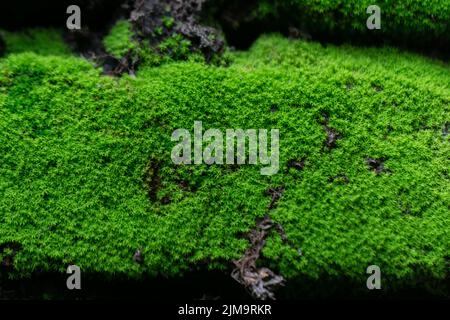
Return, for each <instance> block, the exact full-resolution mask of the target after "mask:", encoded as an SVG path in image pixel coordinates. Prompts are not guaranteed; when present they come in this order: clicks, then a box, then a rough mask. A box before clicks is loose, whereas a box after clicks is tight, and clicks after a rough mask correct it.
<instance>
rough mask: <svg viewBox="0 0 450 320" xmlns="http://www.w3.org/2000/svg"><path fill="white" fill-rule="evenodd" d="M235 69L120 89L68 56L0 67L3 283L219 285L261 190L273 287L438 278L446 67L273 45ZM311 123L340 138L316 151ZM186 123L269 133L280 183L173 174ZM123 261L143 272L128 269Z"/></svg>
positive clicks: (184, 66) (383, 55)
mask: <svg viewBox="0 0 450 320" xmlns="http://www.w3.org/2000/svg"><path fill="white" fill-rule="evenodd" d="M55 46H60V44H57V43H55V44H54V45H52V47H55ZM19 51H21V50H19ZM38 52H39V50H38ZM234 59H235V62H234V63H233V64H232V65H231V66H230V67H228V68H222V67H216V66H211V65H205V64H203V63H196V62H192V61H189V62H178V63H168V64H165V65H163V66H160V67H157V68H151V67H142V68H141V69H140V71H139V73H138V74H137V77H135V78H134V77H129V76H124V77H122V78H120V79H115V78H111V77H103V76H101V72H100V70H98V69H95V68H94V67H93V66H92V65H91V64H90V63H88V62H87V61H84V60H82V59H80V58H75V57H59V56H43V55H42V54H36V53H20V54H10V55H8V56H7V57H5V58H3V59H1V60H0V128H1V130H0V163H1V166H0V195H1V196H0V244H5V243H11V242H15V243H20V244H21V249H20V250H19V251H18V252H17V254H16V255H15V257H14V265H15V270H16V271H17V272H20V273H21V274H22V275H23V274H26V273H27V272H33V271H35V270H58V271H64V270H65V267H66V266H67V264H68V263H75V264H77V265H79V266H80V267H81V269H82V270H83V271H84V272H103V273H111V274H112V273H126V274H129V275H138V274H142V273H150V274H155V273H163V274H172V275H173V274H177V273H180V272H182V271H183V270H187V269H188V268H191V267H193V266H196V265H200V264H204V263H208V266H209V267H210V268H229V267H230V266H231V260H232V259H237V258H239V257H240V256H241V255H242V254H243V252H244V251H245V248H246V247H247V246H248V245H249V244H248V242H247V240H246V239H245V238H242V237H241V235H242V234H243V233H245V232H248V231H249V230H251V229H252V228H253V227H254V226H255V220H256V218H258V217H262V216H264V214H266V213H267V211H268V209H267V208H268V205H269V203H270V198H269V197H267V196H266V195H265V190H267V189H268V188H269V187H271V186H284V187H285V192H284V194H283V197H282V198H281V199H280V200H279V202H278V205H277V207H276V208H275V209H274V210H272V211H271V212H270V214H271V216H272V218H273V220H275V221H276V222H279V223H280V224H281V225H282V226H283V228H284V230H285V232H286V234H287V237H288V239H289V243H283V242H282V241H281V239H280V237H279V236H278V235H277V234H276V233H274V234H273V235H272V236H271V238H270V239H269V240H268V242H267V245H266V247H265V249H264V251H263V253H264V256H265V263H266V264H268V265H269V266H271V267H272V268H274V269H275V270H278V271H280V272H281V274H282V275H283V276H285V277H287V278H289V279H293V278H301V277H305V276H308V277H313V278H315V277H320V276H321V275H325V274H327V275H331V276H334V275H341V276H345V277H349V278H352V279H356V280H357V281H361V283H362V285H363V284H364V283H365V277H366V274H365V270H366V268H367V266H368V265H371V264H377V265H379V266H380V267H381V270H382V272H383V275H384V277H387V278H385V279H390V281H391V282H389V281H386V282H384V285H385V286H390V285H391V283H392V282H396V281H398V280H401V281H409V279H412V278H413V277H414V278H415V279H422V278H426V279H437V280H443V279H444V278H445V277H446V276H448V257H449V253H450V250H449V249H450V238H449V237H448V233H449V232H450V215H449V213H450V212H449V211H450V208H449V203H450V183H449V171H448V170H449V164H450V163H449V161H450V160H449V156H448V155H449V154H450V141H449V136H444V135H443V133H442V128H443V126H444V124H445V123H446V122H448V121H450V119H449V115H450V88H449V80H450V70H449V68H448V65H444V64H442V63H439V62H435V61H431V60H428V59H425V58H422V57H419V56H416V55H412V54H404V53H400V52H399V51H397V50H394V49H389V48H386V49H356V48H352V47H341V48H336V47H328V48H322V47H321V46H320V45H318V44H316V43H307V42H302V41H290V40H286V39H283V38H281V37H279V36H265V37H263V38H261V39H260V40H259V41H258V42H257V43H256V44H255V45H254V46H253V47H252V49H251V50H250V51H249V52H245V53H235V54H234ZM271 110H272V111H273V112H271ZM325 115H327V117H328V118H329V120H328V126H330V127H332V128H333V129H334V130H336V132H338V133H339V134H340V136H341V138H340V139H339V140H338V141H337V142H336V147H335V148H333V149H331V150H329V149H327V148H325V147H324V141H325V139H326V131H325V130H324V127H323V120H324V119H323V118H324V116H325ZM195 120H201V121H203V127H204V128H205V129H207V128H218V129H223V130H225V129H226V128H244V129H245V128H255V129H259V128H267V129H270V128H278V129H280V136H281V146H280V163H281V168H280V172H279V173H278V174H276V175H273V176H262V175H260V172H259V169H260V167H259V166H253V165H242V166H238V167H231V166H225V165H224V166H218V165H212V166H207V165H191V166H175V165H173V164H172V162H171V159H170V151H171V148H172V147H173V146H174V144H175V143H174V142H171V140H170V137H171V133H172V131H173V130H174V129H177V128H187V129H189V130H192V128H193V123H194V121H195ZM368 157H373V158H384V159H385V162H384V165H385V167H386V168H387V170H385V171H384V172H381V173H380V174H376V173H375V172H373V170H369V168H368V165H367V163H366V159H367V158H368ZM292 159H297V160H298V159H305V167H304V169H303V170H300V171H299V170H296V169H295V168H290V169H288V168H287V163H288V162H289V161H290V160H292ZM338 176H341V177H346V178H342V179H334V178H333V177H338ZM149 188H150V189H151V190H150V191H149ZM149 194H150V197H149ZM137 248H142V252H143V258H144V261H143V262H142V264H137V263H135V262H134V261H133V259H132V257H133V254H134V252H135V251H136V249H137ZM299 251H301V254H299ZM3 254H5V253H3Z"/></svg>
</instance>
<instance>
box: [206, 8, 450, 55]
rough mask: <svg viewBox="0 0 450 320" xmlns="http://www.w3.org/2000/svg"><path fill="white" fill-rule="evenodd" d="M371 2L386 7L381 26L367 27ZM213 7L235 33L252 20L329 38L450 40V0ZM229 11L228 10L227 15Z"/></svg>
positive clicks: (440, 43)
mask: <svg viewBox="0 0 450 320" xmlns="http://www.w3.org/2000/svg"><path fill="white" fill-rule="evenodd" d="M371 5H377V6H379V8H380V10H381V29H380V30H368V29H367V26H366V21H367V19H368V18H369V16H370V14H368V13H367V12H366V10H367V8H368V7H369V6H371ZM211 7H212V8H213V9H212V11H213V12H215V14H214V16H217V18H219V19H221V17H225V18H224V19H222V21H223V23H224V24H225V25H227V26H228V28H229V29H234V33H236V34H235V35H233V34H231V35H230V37H232V38H239V37H240V33H245V32H246V31H247V30H246V28H248V27H249V26H250V27H251V28H260V29H263V30H267V29H271V30H273V29H277V30H281V29H282V30H285V31H286V32H287V29H288V28H297V29H299V30H300V35H303V36H305V34H306V35H308V34H309V33H310V34H312V36H313V37H314V38H316V39H318V38H320V39H324V40H328V41H339V42H342V41H355V42H358V43H367V44H373V43H375V42H376V43H380V42H389V43H391V44H393V45H407V46H411V47H419V48H420V47H421V48H422V49H424V48H427V49H430V48H434V49H440V50H443V51H444V50H448V48H449V46H450V26H449V22H450V1H449V0H432V1H420V0H403V1H395V0H379V1H371V0H332V1H330V0H290V1H286V0H258V1H252V2H248V3H245V4H243V3H242V2H241V1H238V0H235V1H230V0H226V1H223V0H215V1H213V2H211ZM227 10H228V11H227ZM242 10H247V11H246V14H242V13H240V12H241V11H242ZM224 11H225V12H228V13H227V14H226V15H224V14H223V12H224ZM230 13H234V14H230ZM241 25H243V27H240V26H241ZM294 35H295V33H294Z"/></svg>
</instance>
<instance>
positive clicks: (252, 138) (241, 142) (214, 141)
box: [171, 121, 280, 175]
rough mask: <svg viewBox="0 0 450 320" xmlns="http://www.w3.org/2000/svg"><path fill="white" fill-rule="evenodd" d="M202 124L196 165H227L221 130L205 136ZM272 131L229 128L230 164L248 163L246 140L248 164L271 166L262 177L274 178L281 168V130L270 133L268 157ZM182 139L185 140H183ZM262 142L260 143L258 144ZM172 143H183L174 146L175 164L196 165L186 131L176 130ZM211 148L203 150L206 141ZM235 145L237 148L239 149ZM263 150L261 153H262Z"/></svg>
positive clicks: (197, 134)
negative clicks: (269, 176)
mask: <svg viewBox="0 0 450 320" xmlns="http://www.w3.org/2000/svg"><path fill="white" fill-rule="evenodd" d="M202 127H203V126H202V122H201V121H194V164H202V162H203V161H204V163H206V164H208V165H211V164H223V163H224V135H223V132H222V131H221V130H219V129H208V130H206V131H205V132H204V133H203V130H202ZM267 134H268V130H267V129H259V130H256V129H247V130H243V129H226V130H225V145H226V155H225V163H226V164H235V163H236V164H245V163H246V159H247V156H246V149H245V147H246V141H248V164H254V165H256V164H258V156H259V163H260V164H262V165H269V166H268V167H264V168H261V170H260V173H261V174H262V175H273V174H276V173H277V172H278V169H279V147H280V131H279V130H278V129H271V130H270V136H271V137H270V140H271V143H270V148H271V150H270V156H269V155H268V150H267V149H268V148H267V144H268V136H267ZM180 140H181V141H180ZM258 140H259V141H258ZM172 141H180V142H179V143H178V144H177V145H176V146H174V147H173V149H172V153H171V158H172V161H173V162H174V163H175V164H191V163H192V139H191V134H190V133H189V131H188V130H186V129H176V130H175V131H174V132H173V133H172ZM204 141H205V142H207V143H208V145H207V146H206V147H205V148H204V149H203V142H204ZM235 142H236V145H237V148H236V149H235ZM258 151H259V152H258Z"/></svg>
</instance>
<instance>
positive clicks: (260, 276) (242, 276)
mask: <svg viewBox="0 0 450 320" xmlns="http://www.w3.org/2000/svg"><path fill="white" fill-rule="evenodd" d="M273 227H276V224H274V223H273V221H272V220H271V219H270V217H269V216H268V215H266V216H265V217H264V219H263V220H261V221H260V222H259V223H258V224H257V226H256V229H254V230H252V231H251V232H250V234H249V240H250V243H251V246H250V248H248V249H247V250H246V251H245V254H244V255H243V256H242V258H240V259H239V260H237V261H233V262H234V264H235V266H236V268H235V269H234V270H233V272H232V273H231V276H232V277H233V279H235V280H236V281H237V282H239V283H240V284H242V285H243V286H245V288H246V289H247V290H249V292H250V293H251V295H252V296H253V297H254V298H255V299H261V300H266V299H272V300H275V295H274V290H275V289H276V288H277V287H279V286H283V285H284V283H285V280H284V278H283V277H282V276H280V275H277V274H275V273H274V272H273V271H272V270H270V269H269V268H265V267H260V268H259V267H257V266H256V261H257V260H258V259H259V257H260V255H261V250H262V248H263V247H264V245H265V243H266V239H267V236H268V235H269V233H270V229H272V228H273ZM281 230H282V228H281ZM283 232H284V231H283Z"/></svg>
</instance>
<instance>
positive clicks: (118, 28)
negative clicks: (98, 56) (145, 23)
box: [103, 20, 138, 58]
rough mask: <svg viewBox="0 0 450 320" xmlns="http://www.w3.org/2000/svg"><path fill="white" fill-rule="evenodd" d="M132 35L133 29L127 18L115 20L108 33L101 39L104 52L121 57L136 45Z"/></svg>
mask: <svg viewBox="0 0 450 320" xmlns="http://www.w3.org/2000/svg"><path fill="white" fill-rule="evenodd" d="M132 37H133V31H132V30H131V24H130V22H129V21H127V20H119V21H117V22H116V24H115V25H114V27H113V28H112V29H111V31H110V33H109V34H108V35H107V36H106V37H105V38H104V39H103V44H104V46H105V49H106V52H108V53H109V54H111V55H112V56H114V57H116V58H121V57H123V56H124V55H125V54H126V53H127V52H129V51H130V50H133V49H136V48H137V46H138V44H137V43H136V41H134V40H133V39H132Z"/></svg>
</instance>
